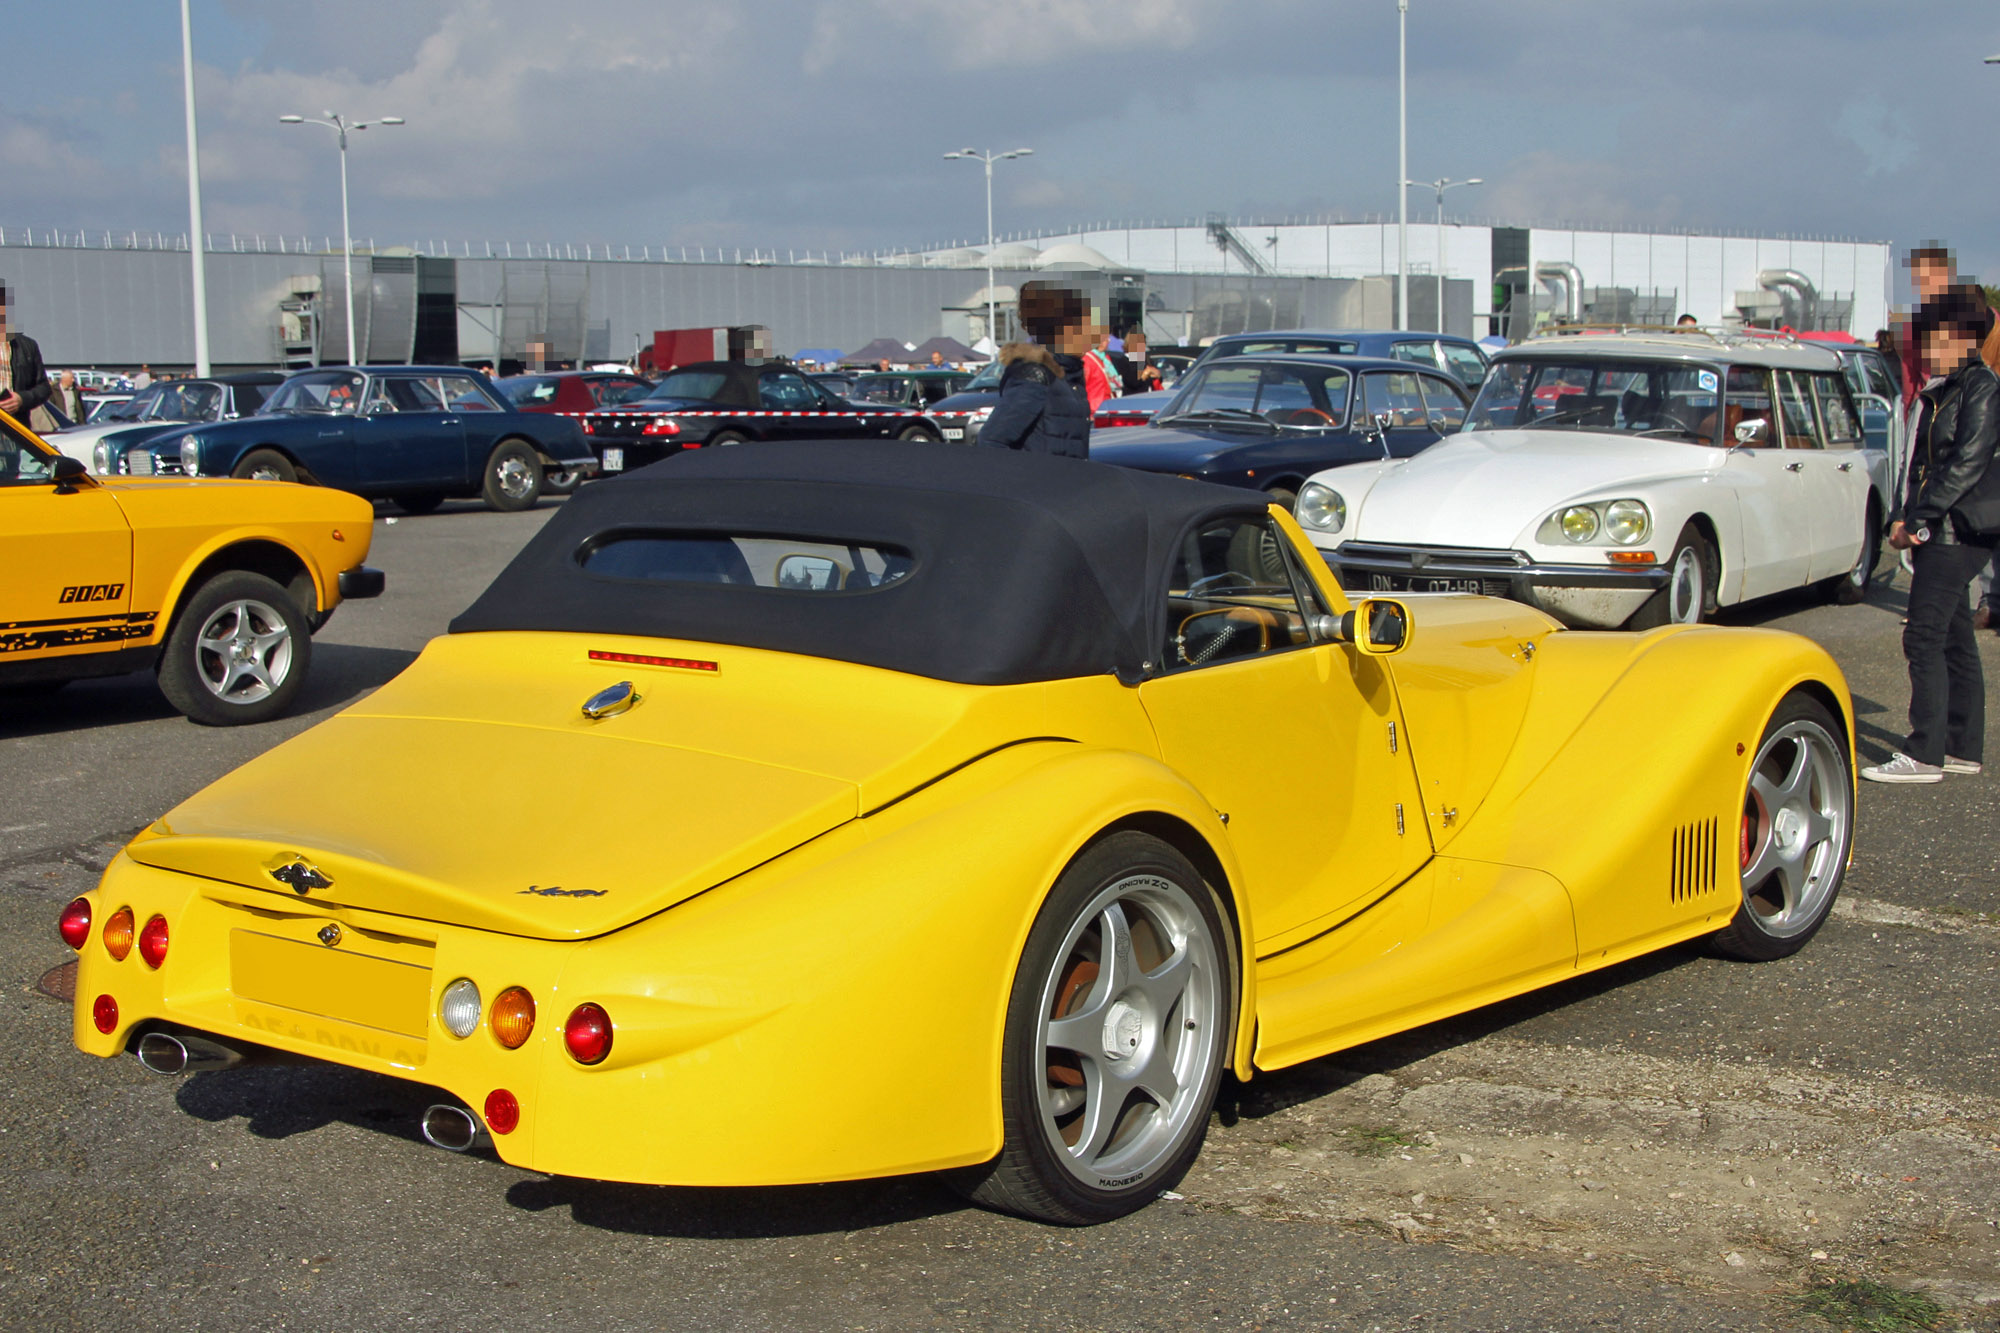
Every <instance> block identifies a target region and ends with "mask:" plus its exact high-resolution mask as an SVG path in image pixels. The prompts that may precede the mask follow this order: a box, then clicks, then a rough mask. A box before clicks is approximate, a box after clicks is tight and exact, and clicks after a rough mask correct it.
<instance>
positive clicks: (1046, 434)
mask: <svg viewBox="0 0 2000 1333" xmlns="http://www.w3.org/2000/svg"><path fill="white" fill-rule="evenodd" d="M1020 319H1021V327H1022V328H1024V329H1026V330H1027V331H1028V333H1029V334H1030V335H1031V336H1033V338H1034V339H1035V341H1034V342H1032V343H1009V344H1007V345H1006V346H1005V347H1003V348H1001V349H1000V362H1001V364H1002V365H1003V366H1004V367H1005V369H1004V370H1002V371H1001V372H1000V398H999V401H998V402H996V403H995V404H994V405H993V414H992V415H991V416H989V417H988V418H987V419H986V424H985V425H983V426H981V427H980V428H979V443H980V445H981V446H983V447H986V448H996V449H1019V450H1022V451H1024V452H1027V453H1040V454H1057V455H1060V456H1062V457H1065V458H1088V457H1090V404H1089V401H1088V400H1087V399H1086V398H1085V397H1084V392H1083V353H1084V352H1086V351H1088V350H1090V335H1091V333H1092V331H1093V330H1092V326H1091V317H1090V303H1089V301H1088V300H1086V299H1085V297H1084V296H1083V294H1082V293H1081V292H1077V291H1073V290H1071V289H1069V288H1067V287H1064V286H1062V285H1060V284H1058V283H1048V282H1024V283H1022V284H1021V294H1020Z"/></svg>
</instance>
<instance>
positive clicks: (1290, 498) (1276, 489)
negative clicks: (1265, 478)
mask: <svg viewBox="0 0 2000 1333" xmlns="http://www.w3.org/2000/svg"><path fill="white" fill-rule="evenodd" d="M1264 494H1265V495H1267V496H1269V497H1270V500H1271V503H1272V504H1274V505H1282V506H1284V510H1285V512H1286V513H1287V514H1296V513H1298V510H1299V492H1298V488H1297V487H1296V486H1290V485H1287V484H1285V483H1283V482H1280V483H1279V484H1278V485H1276V486H1268V487H1266V488H1265V490H1264Z"/></svg>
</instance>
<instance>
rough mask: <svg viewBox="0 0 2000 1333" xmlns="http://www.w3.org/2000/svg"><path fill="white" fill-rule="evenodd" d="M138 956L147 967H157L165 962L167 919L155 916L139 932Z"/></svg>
mask: <svg viewBox="0 0 2000 1333" xmlns="http://www.w3.org/2000/svg"><path fill="white" fill-rule="evenodd" d="M139 956H140V957H141V958H143V959H145V960H146V966H147V967H158V966H159V965H160V964H161V963H164V962H166V961H167V919H166V918H165V917H163V916H155V917H153V918H152V919H151V920H149V921H147V922H146V928H145V929H144V930H142V931H140V932H139Z"/></svg>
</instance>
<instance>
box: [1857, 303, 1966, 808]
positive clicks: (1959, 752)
mask: <svg viewBox="0 0 2000 1333" xmlns="http://www.w3.org/2000/svg"><path fill="white" fill-rule="evenodd" d="M1915 326H1916V327H1915V333H1916V336H1917V338H1918V340H1919V343H1918V345H1919V346H1920V348H1921V349H1922V351H1923V355H1924V360H1925V363H1926V364H1927V365H1928V367H1929V369H1930V371H1931V373H1932V374H1934V375H1942V376H1943V377H1944V378H1943V379H1940V380H1936V381H1934V382H1932V383H1931V384H1930V385H1929V386H1928V387H1926V388H1925V389H1924V391H1923V398H1924V409H1925V410H1924V421H1923V425H1922V428H1921V429H1920V430H1919V432H1918V435H1917V438H1916V439H1915V440H1913V441H1911V449H1910V466H1909V481H1908V484H1907V486H1906V488H1905V491H1904V494H1903V496H1902V505H1901V512H1900V513H1899V514H1898V515H1897V517H1896V521H1895V522H1894V523H1892V524H1891V525H1890V528H1889V544H1890V545H1891V546H1894V547H1896V548H1897V549H1898V550H1905V551H1910V552H1911V553H1912V555H1911V560H1912V563H1913V564H1914V565H1915V567H1916V568H1915V573H1914V574H1913V575H1912V576H1911V579H1910V605H1909V611H1910V618H1909V621H1908V623H1907V624H1906V625H1905V626H1904V628H1903V657H1904V659H1905V660H1906V661H1907V662H1908V663H1909V668H1910V734H1909V737H1908V739H1907V740H1905V741H1904V743H1903V748H1902V750H1901V751H1900V752H1898V753H1897V754H1896V755H1895V756H1894V757H1893V758H1891V759H1890V760H1889V761H1888V762H1887V763H1882V764H1875V765H1872V766H1871V767H1868V768H1864V769H1862V770H1861V775H1862V776H1863V777H1865V778H1868V779H1870V780H1871V781H1874V782H1911V783H1915V782H1925V783H1928V782H1941V781H1943V779H1944V775H1945V774H1947V773H1965V774H1972V773H1977V772H1979V770H1980V764H1981V759H1982V757H1983V753H1982V752H1983V750H1984V747H1985V738H1986V682H1985V680H1984V678H1983V673H1982V672H1981V670H1980V665H1979V643H1978V640H1977V638H1976V637H1975V635H1974V631H1973V628H1972V607H1971V605H1970V603H1969V601H1968V599H1967V596H1966V592H1967V589H1968V587H1969V586H1970V584H1971V583H1972V579H1973V576H1974V575H1976V574H1978V573H1979V571H1980V570H1981V569H1982V568H1984V567H1985V565H1986V562H1987V561H1988V560H1991V559H1992V558H1993V551H1994V547H1995V546H1996V544H2000V468H1996V467H1994V466H1993V460H1994V449H1995V446H1996V444H2000V376H1996V375H1995V374H1994V373H1993V371H1992V370H1991V369H1989V368H1988V367H1987V365H1986V363H1985V362H1984V361H1982V360H1981V359H1980V356H1979V347H1980V344H1981V343H1982V342H1983V341H1984V340H1985V338H1986V335H1987V334H1988V333H1989V332H1991V331H1992V328H1993V312H1992V310H1991V309H1989V308H1988V306H1987V304H1986V300H1985V297H1984V295H1983V294H1982V293H1981V292H1980V290H1979V288H1977V287H1964V286H1954V287H1952V288H1951V289H1949V290H1948V291H1946V292H1945V293H1944V294H1943V295H1942V296H1940V297H1938V298H1936V299H1935V300H1933V301H1931V302H1929V303H1928V304H1926V305H1925V306H1924V307H1923V308H1922V309H1921V310H1919V311H1918V312H1917V316H1916V320H1915Z"/></svg>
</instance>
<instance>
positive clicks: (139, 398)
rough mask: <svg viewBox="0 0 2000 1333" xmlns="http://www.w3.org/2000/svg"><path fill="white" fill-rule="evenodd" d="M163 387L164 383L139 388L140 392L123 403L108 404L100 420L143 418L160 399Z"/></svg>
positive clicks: (136, 419)
mask: <svg viewBox="0 0 2000 1333" xmlns="http://www.w3.org/2000/svg"><path fill="white" fill-rule="evenodd" d="M163 387H164V386H162V385H155V386H154V387H152V388H148V389H141V390H139V392H137V393H135V394H133V395H132V396H131V397H130V398H127V399H126V400H125V401H124V402H122V403H112V404H110V405H108V406H107V407H106V408H105V409H104V415H103V416H101V417H99V418H98V420H100V421H138V420H141V419H142V418H144V416H145V415H146V411H147V409H149V408H151V407H152V405H153V404H154V403H156V402H158V401H159V398H160V391H161V389H162V388H163Z"/></svg>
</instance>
